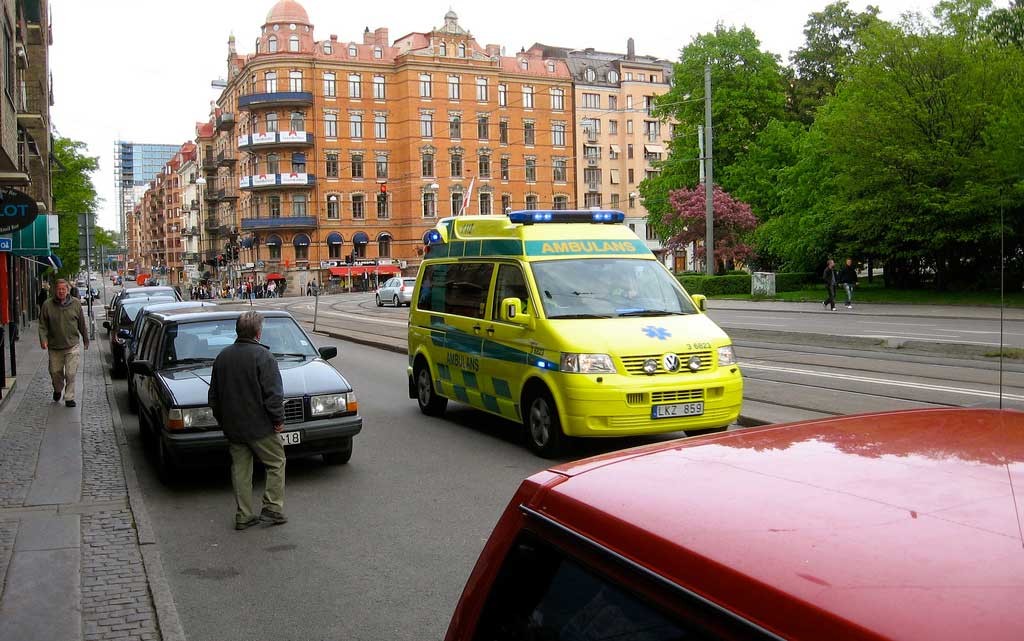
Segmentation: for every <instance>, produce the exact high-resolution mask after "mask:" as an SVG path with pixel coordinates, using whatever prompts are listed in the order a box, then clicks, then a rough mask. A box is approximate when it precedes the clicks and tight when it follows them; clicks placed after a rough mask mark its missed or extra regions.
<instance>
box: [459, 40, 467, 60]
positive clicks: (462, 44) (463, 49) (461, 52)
mask: <svg viewBox="0 0 1024 641" xmlns="http://www.w3.org/2000/svg"><path fill="white" fill-rule="evenodd" d="M459 57H460V58H465V57H466V43H465V42H460V43H459Z"/></svg>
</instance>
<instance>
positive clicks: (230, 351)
mask: <svg viewBox="0 0 1024 641" xmlns="http://www.w3.org/2000/svg"><path fill="white" fill-rule="evenodd" d="M235 332H236V335H237V338H236V339H235V343H234V344H233V345H229V346H228V347H226V348H224V349H223V350H222V351H221V353H220V354H218V355H217V359H216V360H215V361H214V363H213V373H212V375H211V376H210V391H209V395H208V401H209V404H210V407H211V408H212V409H213V415H214V417H215V418H216V419H217V423H218V424H219V425H220V428H221V429H222V430H223V431H224V436H225V437H227V439H228V444H229V445H228V448H229V450H230V452H231V482H232V485H234V488H235V504H236V506H237V509H236V511H235V529H236V530H244V529H246V528H249V527H252V526H253V525H256V524H258V523H259V522H260V521H261V520H262V521H269V522H270V523H272V524H274V525H280V524H281V523H286V522H287V521H288V519H287V518H286V517H285V515H284V468H285V454H284V445H282V443H281V441H280V439H279V438H278V436H277V433H278V432H280V431H282V430H283V429H284V390H283V386H282V384H281V371H280V370H279V369H278V366H277V361H276V360H275V359H274V356H273V355H272V354H271V353H270V350H269V349H268V348H267V346H266V345H263V344H262V343H260V342H259V341H260V336H261V334H262V333H263V317H262V316H260V315H259V314H258V313H256V312H255V311H250V312H245V313H244V314H242V315H241V316H239V317H238V321H237V322H236V324H235ZM254 455H255V456H256V458H258V459H259V460H260V462H261V463H263V466H264V467H265V468H266V470H267V482H266V490H265V491H264V493H263V510H262V512H261V513H260V514H259V515H258V516H257V515H256V512H255V510H254V509H253V501H252V459H253V456H254Z"/></svg>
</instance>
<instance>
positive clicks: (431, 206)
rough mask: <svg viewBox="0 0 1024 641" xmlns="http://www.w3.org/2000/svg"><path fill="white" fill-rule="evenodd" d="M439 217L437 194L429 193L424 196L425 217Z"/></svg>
mask: <svg viewBox="0 0 1024 641" xmlns="http://www.w3.org/2000/svg"><path fill="white" fill-rule="evenodd" d="M435 216H437V194H435V193H432V192H428V193H424V194H423V217H424V218H434V217H435Z"/></svg>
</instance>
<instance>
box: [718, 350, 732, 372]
mask: <svg viewBox="0 0 1024 641" xmlns="http://www.w3.org/2000/svg"><path fill="white" fill-rule="evenodd" d="M735 364H736V352H734V351H733V349H732V345H726V346H725V347H719V348H718V366H719V367H728V366H729V365H735Z"/></svg>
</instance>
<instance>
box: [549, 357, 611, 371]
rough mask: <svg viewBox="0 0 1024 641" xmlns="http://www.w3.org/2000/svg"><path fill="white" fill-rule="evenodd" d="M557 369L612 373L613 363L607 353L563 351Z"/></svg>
mask: <svg viewBox="0 0 1024 641" xmlns="http://www.w3.org/2000/svg"><path fill="white" fill-rule="evenodd" d="M559 369H561V370H562V371H563V372H572V373H576V374H614V373H615V363H613V362H612V357H611V356H609V355H608V354H573V353H563V354H562V364H561V367H560V368H559Z"/></svg>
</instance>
